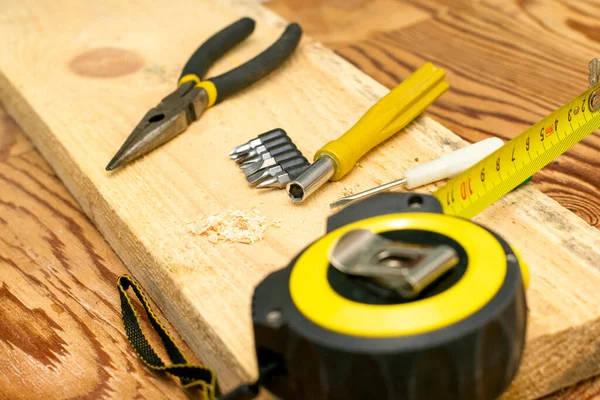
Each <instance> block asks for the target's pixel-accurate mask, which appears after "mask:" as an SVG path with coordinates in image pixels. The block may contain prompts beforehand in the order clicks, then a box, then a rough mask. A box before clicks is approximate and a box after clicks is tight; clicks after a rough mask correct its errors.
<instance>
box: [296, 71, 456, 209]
mask: <svg viewBox="0 0 600 400" xmlns="http://www.w3.org/2000/svg"><path fill="white" fill-rule="evenodd" d="M448 88H449V86H448V83H447V82H446V72H445V71H444V70H443V69H441V68H438V67H436V66H434V65H433V64H431V63H426V64H425V65H423V66H422V67H421V68H419V69H418V70H417V71H415V72H414V73H413V74H412V75H411V76H409V77H408V78H406V79H405V80H404V81H403V82H402V83H400V84H399V85H398V86H396V87H395V88H394V89H392V90H391V91H390V92H389V93H388V94H387V95H385V96H384V97H383V98H382V99H380V100H379V101H378V102H377V103H375V104H374V105H373V106H372V107H371V108H370V109H369V110H368V111H367V112H366V113H365V114H364V115H363V116H362V117H361V118H360V120H358V122H357V123H356V124H355V125H354V126H353V127H352V128H350V130H348V132H346V133H345V134H343V135H342V136H340V137H339V138H338V139H336V140H332V141H330V142H329V143H327V144H325V146H323V147H322V148H320V149H319V150H317V152H316V153H315V156H314V162H313V164H312V165H311V166H310V167H308V168H307V169H306V170H305V171H304V172H303V173H302V174H300V175H299V176H298V177H297V178H296V179H294V180H293V181H291V182H289V183H288V184H287V187H286V189H287V192H288V195H289V197H290V199H291V200H292V201H293V202H295V203H299V202H302V201H304V200H305V199H306V198H308V196H310V195H311V194H312V193H314V192H315V191H316V190H317V189H318V188H319V187H321V186H322V185H323V184H324V183H325V182H327V181H330V180H331V181H337V180H340V179H342V178H343V177H344V176H345V175H346V174H348V173H349V172H350V171H351V170H352V169H353V168H354V166H355V165H356V162H357V161H358V160H359V159H360V158H361V157H362V156H364V155H365V154H366V153H367V152H368V151H369V150H371V149H372V148H374V147H375V146H377V145H379V144H380V143H382V142H383V141H385V140H387V139H389V138H390V137H391V136H393V135H394V134H395V133H397V132H399V131H400V130H402V129H403V128H404V127H405V126H406V125H408V124H409V123H410V122H411V121H412V120H414V119H415V118H416V117H417V116H419V114H421V113H422V112H423V111H424V110H425V109H426V108H427V107H428V106H429V105H430V104H431V103H433V102H434V101H435V100H436V99H437V98H438V97H440V96H441V95H442V94H443V93H444V92H446V91H447V90H448Z"/></svg>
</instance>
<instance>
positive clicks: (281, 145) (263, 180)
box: [229, 128, 310, 189]
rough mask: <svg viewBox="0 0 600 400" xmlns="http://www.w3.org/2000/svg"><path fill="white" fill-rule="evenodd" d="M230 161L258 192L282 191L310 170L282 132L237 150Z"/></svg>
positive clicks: (274, 132)
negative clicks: (274, 189) (232, 161)
mask: <svg viewBox="0 0 600 400" xmlns="http://www.w3.org/2000/svg"><path fill="white" fill-rule="evenodd" d="M229 157H231V159H232V160H234V161H235V162H236V163H238V165H239V167H240V168H241V170H242V171H244V173H245V174H246V179H247V180H248V183H249V184H250V185H252V186H254V187H256V188H258V189H266V188H277V189H282V188H284V187H286V185H287V184H288V183H289V182H292V181H293V180H294V179H296V178H297V177H298V176H299V175H300V174H301V173H302V172H304V170H306V169H307V168H308V167H309V166H310V163H309V162H308V160H307V159H306V158H305V157H304V156H303V155H302V153H301V152H300V150H298V149H297V148H296V145H295V144H294V143H293V142H292V139H290V137H289V136H288V135H287V133H286V132H285V131H284V130H283V129H280V128H277V129H273V130H270V131H268V132H265V133H263V134H260V135H258V137H256V138H255V139H252V140H250V141H249V142H247V143H244V144H242V145H239V146H236V147H234V148H233V150H231V152H230V153H229Z"/></svg>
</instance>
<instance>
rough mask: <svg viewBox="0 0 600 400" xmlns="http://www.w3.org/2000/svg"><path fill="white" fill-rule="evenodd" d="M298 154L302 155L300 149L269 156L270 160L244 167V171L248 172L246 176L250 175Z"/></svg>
mask: <svg viewBox="0 0 600 400" xmlns="http://www.w3.org/2000/svg"><path fill="white" fill-rule="evenodd" d="M298 156H302V153H301V152H300V151H299V150H291V151H286V152H285V153H281V154H278V155H276V156H275V157H271V158H269V159H268V160H263V161H260V162H257V163H254V164H252V165H251V166H249V167H248V168H244V172H245V173H246V176H250V175H252V174H254V173H256V172H258V171H260V170H262V169H264V168H269V167H274V166H275V165H277V164H279V163H281V162H283V161H285V160H289V159H290V158H294V157H298Z"/></svg>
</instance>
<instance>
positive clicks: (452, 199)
mask: <svg viewBox="0 0 600 400" xmlns="http://www.w3.org/2000/svg"><path fill="white" fill-rule="evenodd" d="M597 60H598V59H594V61H592V63H598V61H597ZM592 63H591V65H592ZM599 64H600V63H599ZM590 69H591V70H592V73H594V71H595V70H594V68H592V67H591V66H590ZM595 79H596V78H595V77H593V76H591V77H590V82H594V81H595ZM599 108H600V84H595V85H594V86H592V87H591V88H589V89H588V90H586V91H585V92H583V93H582V94H581V95H579V96H577V97H576V98H575V99H573V100H571V101H570V102H569V103H567V104H565V105H564V106H562V107H561V108H559V109H558V110H556V111H554V112H553V113H552V114H550V115H549V116H547V117H546V118H544V119H542V120H541V121H539V122H538V123H536V124H535V125H533V126H532V127H531V128H529V129H527V130H526V131H525V132H523V133H522V134H520V135H519V136H517V137H515V138H514V139H512V140H510V141H509V142H507V143H505V144H504V146H502V147H501V148H500V149H498V150H496V151H495V152H494V153H492V154H490V155H489V156H488V157H486V158H484V159H483V160H481V161H480V162H479V163H477V164H475V165H474V166H472V167H471V168H469V169H468V170H466V171H465V172H463V173H462V174H460V175H458V176H456V177H454V178H452V179H451V180H450V181H448V182H447V183H446V184H445V185H444V186H442V187H441V188H439V189H438V190H437V191H436V192H434V193H433V195H434V196H435V197H436V198H437V199H438V200H439V201H440V202H441V203H442V205H443V207H444V213H446V214H451V215H456V216H460V217H463V218H472V217H474V216H475V215H477V214H478V213H479V212H481V211H483V210H484V209H485V208H486V207H488V206H489V205H491V204H492V203H493V202H495V201H496V200H498V199H500V198H501V197H502V196H504V195H505V194H507V193H508V192H510V191H511V190H513V189H514V188H516V187H517V186H519V184H521V183H522V182H524V181H525V180H526V179H528V178H529V177H531V176H532V175H533V174H534V173H536V172H537V171H539V170H540V169H542V168H544V167H545V166H546V165H548V164H549V163H550V162H552V160H554V159H555V158H557V157H558V156H560V155H561V154H563V153H564V152H565V151H567V150H569V149H570V148H571V147H572V146H573V145H574V144H575V143H577V142H579V141H581V140H582V139H583V138H585V137H586V136H587V135H589V134H590V133H592V132H594V131H595V130H596V129H598V127H600V113H598V109H599Z"/></svg>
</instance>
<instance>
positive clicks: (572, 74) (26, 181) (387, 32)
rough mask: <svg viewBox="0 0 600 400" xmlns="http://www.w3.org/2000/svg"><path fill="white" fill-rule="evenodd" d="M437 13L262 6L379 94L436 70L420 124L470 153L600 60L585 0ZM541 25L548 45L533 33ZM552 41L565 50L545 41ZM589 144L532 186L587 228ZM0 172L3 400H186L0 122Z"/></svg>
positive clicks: (550, 101) (112, 261)
mask: <svg viewBox="0 0 600 400" xmlns="http://www.w3.org/2000/svg"><path fill="white" fill-rule="evenodd" d="M441 3H443V2H441V1H439V2H436V1H414V2H412V1H393V0H377V1H363V2H358V1H354V2H344V1H335V0H331V1H328V2H325V1H323V2H301V1H292V0H286V1H283V0H281V1H273V2H270V3H267V5H268V6H270V7H272V8H273V9H274V10H275V11H276V12H278V13H279V14H281V15H283V16H284V17H286V18H288V19H290V20H296V21H298V22H300V23H301V24H302V25H303V26H304V28H305V30H306V32H307V33H308V34H309V35H311V36H313V37H315V38H316V39H318V40H321V41H323V42H325V43H326V44H327V46H329V47H332V48H333V49H335V50H336V51H337V52H338V54H340V55H342V56H343V57H345V58H347V59H349V60H350V61H352V62H353V63H354V64H355V65H357V66H358V67H359V68H361V69H362V70H363V71H365V72H367V73H368V74H370V75H371V76H373V77H375V78H376V79H377V80H379V81H380V82H382V83H384V84H387V85H388V86H393V85H395V84H396V83H397V81H398V80H399V78H398V76H400V75H402V76H405V75H406V73H407V72H408V71H412V70H414V69H416V68H417V67H418V66H419V65H421V64H422V62H423V61H424V60H431V61H433V62H434V63H436V64H439V65H440V66H442V67H443V68H445V69H446V70H447V71H448V80H449V82H450V85H451V87H452V90H451V91H450V92H449V93H448V95H446V96H445V97H444V98H443V99H442V100H440V101H439V102H437V103H436V104H435V105H434V106H433V107H432V108H431V109H430V110H429V111H428V113H429V114H430V115H431V116H433V117H434V118H435V119H437V120H439V121H440V122H442V123H444V124H445V125H446V126H447V127H449V128H450V129H452V130H453V131H454V132H455V133H457V134H459V135H461V136H462V137H464V138H466V139H468V140H470V141H474V140H480V139H482V138H484V137H485V136H486V135H490V134H494V135H498V136H500V137H504V138H507V137H511V136H514V135H515V134H517V133H519V132H520V131H521V130H523V129H524V128H525V127H526V126H527V125H529V124H531V123H533V122H535V121H536V120H537V119H539V118H540V117H541V116H543V115H545V114H546V113H547V112H548V111H550V110H552V109H553V108H555V107H556V106H558V105H559V104H560V103H561V102H563V101H566V100H568V99H569V95H568V94H564V93H563V92H567V90H564V91H561V88H563V87H564V88H565V89H567V88H568V89H570V88H573V87H576V88H584V87H585V84H586V82H585V80H586V76H587V70H586V65H587V61H588V58H589V56H590V54H594V51H595V52H596V53H595V54H594V55H600V51H598V50H600V46H598V44H597V42H596V40H600V35H598V34H597V33H596V32H598V31H597V30H594V29H593V28H594V24H596V23H597V22H596V21H595V20H594V19H592V18H591V17H587V15H593V14H592V12H593V11H594V9H593V8H591V7H593V5H590V4H592V3H590V2H587V3H586V4H587V5H586V6H585V7H590V8H589V9H586V8H581V7H583V6H580V5H579V4H580V3H579V2H575V1H573V2H571V3H570V4H566V5H565V2H547V3H545V5H544V6H540V5H539V4H536V5H528V4H529V3H523V2H519V3H518V5H517V2H506V1H500V0H498V1H487V2H477V3H478V4H474V3H473V2H469V4H468V5H467V4H465V5H462V6H458V7H457V6H455V7H453V8H452V9H449V8H447V7H445V6H442V5H440V4H441ZM465 3H466V2H465ZM479 3H481V4H479ZM423 4H425V6H423ZM595 10H596V13H597V12H598V11H597V9H595ZM559 15H560V17H559ZM540 25H541V26H543V27H544V29H547V30H548V32H549V37H552V40H546V39H545V37H544V36H540V35H535V36H532V35H530V30H531V29H532V27H539V26H540ZM499 26H502V28H499ZM494 27H496V29H494ZM557 30H560V31H561V35H564V36H565V37H567V38H568V40H566V39H565V40H564V41H560V40H556V35H555V32H556V31H557ZM553 32H554V34H552V33H553ZM442 36H444V37H448V36H450V37H452V40H450V41H445V42H444V44H445V45H444V46H440V45H439V43H438V42H437V41H436V40H435V38H436V37H442ZM449 43H450V44H449ZM506 43H511V45H510V46H509V45H506ZM507 49H508V50H507ZM581 49H584V50H585V51H579V50H581ZM448 52H451V53H452V56H451V57H449V56H448ZM543 54H551V56H548V58H541V55H543ZM567 56H568V58H566V57H567ZM441 60H443V62H442V61H441ZM552 60H560V62H552ZM450 61H451V62H450ZM533 65H537V66H536V67H535V68H533V67H532V66H533ZM540 65H542V67H540ZM573 66H580V67H581V68H580V69H579V70H576V69H571V68H574V67H573ZM533 69H535V71H536V74H532V73H531V71H532V70H533ZM563 85H564V86H563ZM1 101H2V99H0V102H1ZM599 143H600V140H599V138H598V136H597V135H596V136H592V137H589V138H588V139H586V140H585V141H584V142H583V143H582V144H579V145H577V146H576V147H575V148H574V149H573V150H572V151H571V152H569V153H568V154H567V155H566V156H563V157H561V158H560V159H559V160H557V163H555V164H553V165H551V166H550V167H549V168H548V169H547V170H545V171H543V172H542V173H539V174H537V175H536V176H535V179H534V182H535V185H536V186H537V187H538V188H540V189H541V190H542V191H544V192H546V193H547V194H549V195H550V196H551V197H553V198H555V199H556V200H557V201H559V202H560V203H561V204H563V205H564V206H565V207H567V208H569V209H571V210H573V211H575V212H576V213H577V214H578V215H580V216H581V217H583V218H584V219H585V220H587V221H588V222H589V223H591V224H592V225H594V226H598V225H599V224H600V223H599V218H598V216H599V215H600V200H599V193H600V191H599V190H598V189H599V186H600V176H599V175H598V174H599V172H598V171H597V165H598V161H597V160H598V159H600V157H599V156H600V154H599V152H600V147H599ZM0 162H1V163H0V225H2V229H0V265H1V268H0V277H1V281H2V282H3V284H2V287H1V288H0V290H1V292H2V293H0V316H1V318H2V320H3V321H8V323H5V324H2V325H1V326H0V357H2V361H0V398H11V399H15V398H32V397H35V398H42V397H47V398H67V397H82V398H83V397H87V398H99V397H101V395H105V396H106V397H111V398H134V397H136V398H163V397H165V395H166V396H167V397H170V398H183V397H184V396H183V394H182V393H181V392H180V391H179V389H178V388H177V385H176V384H174V383H173V382H171V381H168V380H163V379H161V378H160V377H159V376H156V375H153V374H151V373H149V372H148V371H147V370H146V369H144V368H143V367H142V366H141V364H139V362H138V361H137V359H136V357H135V355H134V354H133V352H132V351H131V349H130V348H129V347H128V345H127V344H126V342H125V339H124V336H123V331H122V326H121V323H120V321H119V305H118V296H117V292H116V290H115V288H114V281H115V277H116V276H117V275H118V274H120V273H122V272H123V271H125V269H124V267H123V265H122V264H121V262H120V261H119V260H118V258H117V257H116V256H115V254H114V253H113V252H112V250H110V248H109V247H108V245H107V244H106V243H105V242H104V240H103V239H102V237H101V236H100V235H99V234H98V232H97V231H96V230H95V228H93V226H92V225H91V224H90V223H89V222H88V220H87V219H86V217H85V216H84V215H83V214H82V212H81V211H80V210H79V207H78V206H77V204H76V203H75V201H74V200H73V199H72V198H71V197H70V196H69V194H68V193H67V191H66V190H65V188H64V187H63V186H62V185H61V184H60V183H59V182H58V180H57V179H56V178H55V177H54V175H53V173H52V171H51V170H50V169H49V168H48V166H47V165H46V164H45V163H44V161H43V160H42V159H41V158H40V157H39V155H38V154H37V153H36V152H35V150H33V149H32V147H31V145H30V144H29V142H28V141H27V139H25V138H24V137H23V136H22V135H21V134H19V132H18V128H17V127H16V126H15V125H14V124H13V123H12V122H11V121H10V119H8V118H6V117H5V116H4V115H2V116H0ZM594 164H595V166H596V170H594V169H593V168H592V167H594ZM24 338H26V339H24ZM188 354H190V353H189V352H188ZM59 355H60V356H61V357H58V356H59ZM59 359H60V362H59V361H58V360H59ZM65 360H66V361H65ZM598 387H599V385H597V384H594V382H593V381H592V382H587V383H583V384H582V385H580V386H578V387H576V388H571V389H569V390H567V391H566V392H565V393H563V394H562V395H557V396H556V398H573V399H575V398H584V397H586V398H590V396H591V395H593V392H594V390H598Z"/></svg>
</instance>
